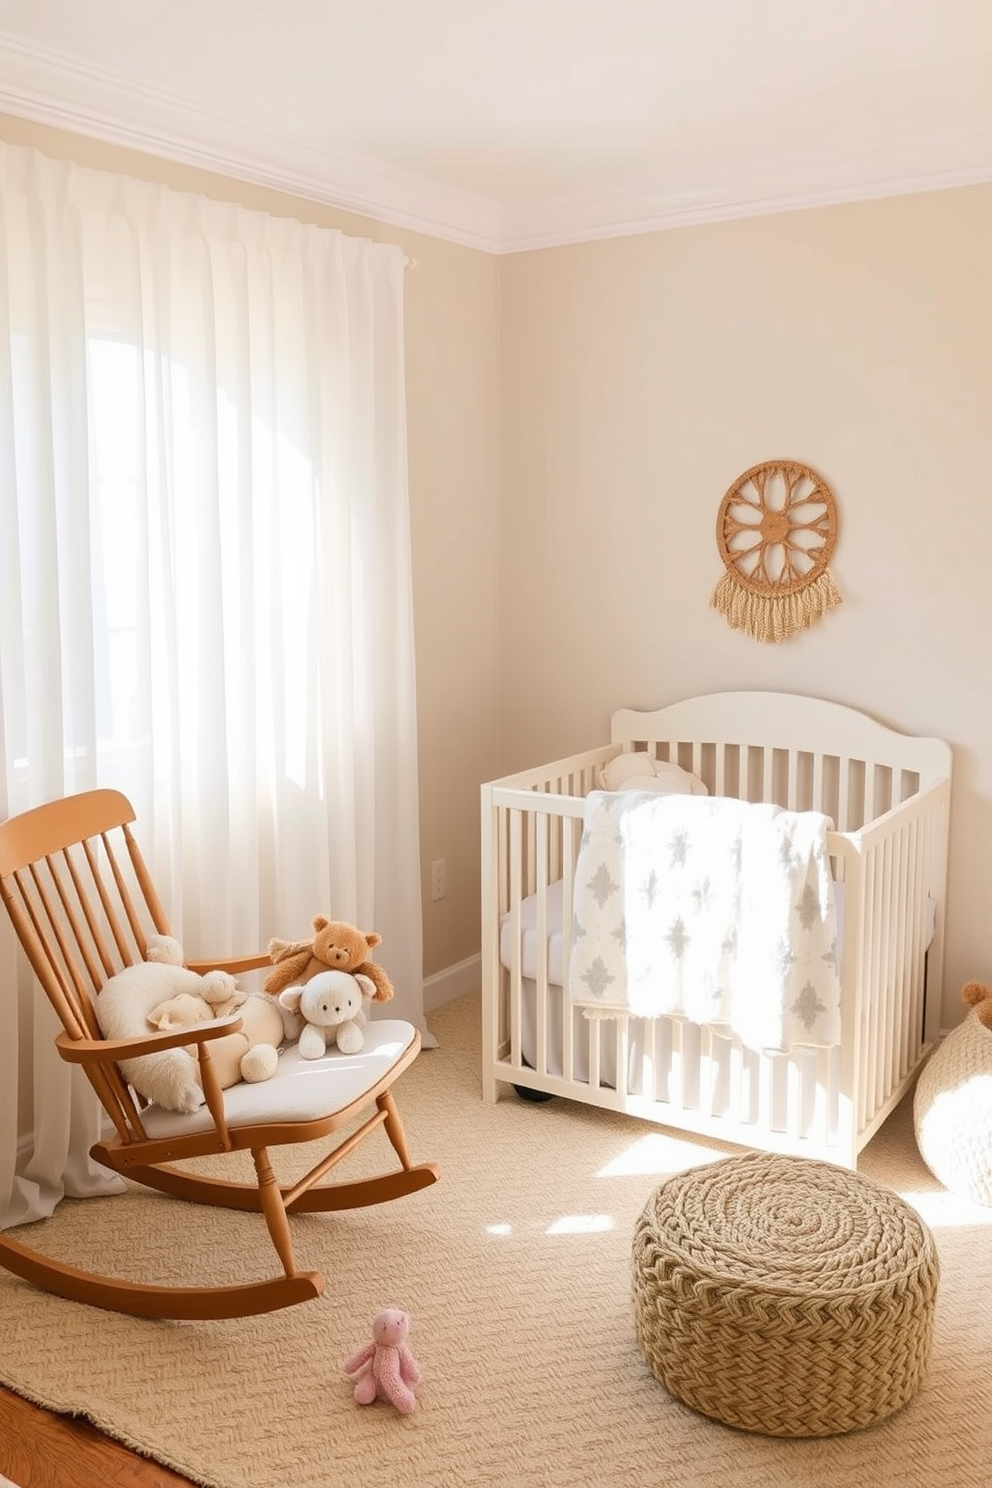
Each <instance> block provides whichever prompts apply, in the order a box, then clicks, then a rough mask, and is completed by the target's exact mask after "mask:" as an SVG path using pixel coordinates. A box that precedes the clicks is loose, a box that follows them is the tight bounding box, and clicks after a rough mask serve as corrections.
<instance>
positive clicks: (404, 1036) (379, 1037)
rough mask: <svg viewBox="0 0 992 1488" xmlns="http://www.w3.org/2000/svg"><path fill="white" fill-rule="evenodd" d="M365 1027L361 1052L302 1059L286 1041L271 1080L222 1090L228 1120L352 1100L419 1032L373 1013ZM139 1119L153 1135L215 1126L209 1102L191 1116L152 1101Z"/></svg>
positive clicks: (291, 1114) (299, 1112)
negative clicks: (376, 1016)
mask: <svg viewBox="0 0 992 1488" xmlns="http://www.w3.org/2000/svg"><path fill="white" fill-rule="evenodd" d="M364 1032H365V1046H364V1048H363V1049H362V1050H361V1051H360V1053H358V1054H342V1053H341V1052H340V1051H339V1050H338V1049H331V1050H329V1051H328V1053H327V1054H325V1055H324V1057H323V1058H322V1059H301V1057H300V1051H299V1049H298V1047H297V1046H296V1044H290V1045H288V1046H287V1047H286V1048H284V1049H283V1050H282V1051H281V1052H280V1054H279V1068H278V1069H277V1071H276V1073H275V1074H274V1075H273V1076H272V1079H271V1080H261V1081H259V1082H258V1083H256V1084H248V1083H246V1082H244V1081H242V1082H241V1083H239V1084H237V1085H232V1086H231V1087H230V1089H229V1090H225V1091H224V1112H225V1115H226V1117H227V1122H228V1125H229V1126H230V1127H239V1126H253V1125H255V1124H256V1123H259V1122H273V1121H314V1120H318V1119H319V1118H320V1117H323V1116H333V1115H334V1113H335V1112H337V1111H340V1110H343V1109H344V1107H346V1106H349V1105H351V1103H352V1101H355V1100H357V1099H358V1098H359V1097H360V1096H361V1095H363V1094H364V1092H365V1091H366V1090H368V1089H369V1087H370V1086H372V1085H374V1084H375V1083H376V1081H377V1080H380V1079H381V1078H382V1076H383V1075H385V1074H388V1072H389V1070H390V1069H391V1067H392V1066H393V1065H394V1064H395V1063H396V1061H397V1059H399V1058H400V1056H401V1055H402V1054H404V1053H405V1052H406V1050H407V1049H408V1048H409V1047H410V1045H411V1043H412V1042H413V1040H414V1038H415V1037H416V1029H415V1028H414V1026H413V1024H412V1023H406V1022H403V1021H402V1020H401V1019H399V1018H381V1019H379V1018H376V1019H373V1020H372V1021H371V1022H370V1023H368V1024H367V1025H366V1027H365V1030H364ZM141 1121H142V1125H143V1126H144V1128H145V1131H146V1132H147V1134H148V1136H149V1137H174V1136H189V1135H190V1134H191V1133H192V1132H200V1131H210V1130H211V1128H212V1127H213V1119H212V1117H211V1115H210V1112H209V1110H208V1109H207V1107H206V1105H203V1106H201V1107H200V1109H199V1110H198V1111H194V1112H193V1114H192V1115H191V1116H184V1115H183V1114H182V1113H181V1112H177V1111H166V1110H163V1108H162V1107H161V1106H155V1105H151V1106H148V1107H147V1108H146V1109H145V1110H144V1111H143V1112H142V1113H141Z"/></svg>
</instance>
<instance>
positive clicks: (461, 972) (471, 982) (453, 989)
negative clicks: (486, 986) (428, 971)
mask: <svg viewBox="0 0 992 1488" xmlns="http://www.w3.org/2000/svg"><path fill="white" fill-rule="evenodd" d="M481 985H482V957H481V955H479V956H469V957H468V959H467V960H465V961H458V962H456V964H455V965H454V966H446V967H445V969H444V971H436V972H435V973H434V975H433V976H429V977H425V978H424V1012H425V1013H430V1012H433V1011H434V1009H435V1008H439V1007H443V1005H444V1004H445V1003H446V1002H452V1001H453V1000H454V998H456V997H461V996H463V994H464V993H466V992H478V990H479V988H480V987H481Z"/></svg>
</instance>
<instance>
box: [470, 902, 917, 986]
mask: <svg viewBox="0 0 992 1488" xmlns="http://www.w3.org/2000/svg"><path fill="white" fill-rule="evenodd" d="M834 902H835V904H836V906H837V951H838V955H840V954H841V949H842V947H843V944H844V884H843V883H836V882H835V883H834ZM561 903H562V882H561V879H558V880H557V882H556V883H553V884H549V885H548V895H547V928H548V981H549V982H550V983H551V984H552V985H554V986H556V987H561V986H564V976H563V975H562V941H563V937H562V914H561ZM936 921H937V904H936V901H935V900H934V899H933V898H932V897H928V899H927V924H926V943H927V946H928V947H929V945H930V942H931V940H932V939H933V935H934V929H935V927H936ZM520 951H521V966H520V972H521V975H522V976H524V977H528V978H530V979H532V980H535V981H536V979H537V895H536V894H530V895H528V897H527V898H526V899H522V900H521V902H520ZM512 955H513V925H512V923H511V920H510V914H509V912H507V913H506V914H504V915H503V916H502V917H501V918H500V936H499V958H500V960H501V961H502V963H503V965H504V966H506V967H507V968H509V967H510V965H511V958H512Z"/></svg>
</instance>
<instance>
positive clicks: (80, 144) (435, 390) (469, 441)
mask: <svg viewBox="0 0 992 1488" xmlns="http://www.w3.org/2000/svg"><path fill="white" fill-rule="evenodd" d="M0 139H3V140H5V141H7V142H8V143H11V144H21V145H31V146H34V147H36V148H38V149H39V150H42V151H43V152H44V153H45V154H47V155H50V156H56V157H59V158H68V159H73V160H78V161H79V162H80V163H81V164H84V165H89V166H93V167H95V168H96V169H99V170H113V171H121V172H125V173H128V174H131V175H135V176H140V177H141V178H142V179H145V180H155V181H162V182H164V183H165V184H166V185H169V186H172V187H174V188H176V189H177V190H181V191H199V192H203V193H204V194H205V195H207V196H211V197H216V198H219V199H221V200H225V201H237V202H241V203H243V204H244V205H245V206H248V207H252V208H255V209H257V210H259V211H266V212H271V213H273V214H276V215H290V216H293V217H296V218H298V219H300V220H301V221H304V222H315V223H319V224H321V225H323V226H327V227H336V228H340V229H341V230H342V231H344V232H347V233H351V234H353V235H355V236H362V237H369V238H373V239H375V240H377V241H388V242H393V243H399V244H400V245H401V246H402V247H403V248H404V249H405V250H406V251H407V253H408V254H409V255H410V256H411V258H414V259H416V267H415V268H414V269H413V270H412V271H411V272H410V274H409V275H408V277H407V282H406V352H407V414H408V428H409V472H410V507H411V528H412V545H413V587H414V626H415V631H416V656H417V695H418V729H419V757H420V813H421V862H422V873H421V879H422V891H423V899H424V974H425V977H431V976H433V975H435V974H437V973H440V972H443V971H444V970H445V969H446V968H448V967H451V966H455V965H457V964H458V963H460V962H462V961H464V960H467V959H468V958H470V957H472V956H475V955H476V954H477V953H478V949H479V898H480V884H479V829H478V819H479V805H478V796H479V782H480V781H482V780H487V779H490V778H492V777H493V776H494V775H495V774H496V773H497V755H496V749H497V727H496V704H497V678H496V663H497V646H496V623H497V608H498V607H497V551H498V512H499V487H498V469H499V466H498V425H497V419H498V396H497V346H498V338H497V308H498V302H497V263H496V260H495V259H494V258H493V257H492V256H490V255H488V254H485V253H481V252H477V251H475V250H472V249H468V248H461V247H458V246H455V245H453V244H450V243H444V242H441V241H439V240H437V239H434V238H429V237H425V236H423V235H421V234H417V233H412V232H405V231H403V230H401V229H398V228H392V227H389V226H387V225H384V224H382V223H378V222H373V221H370V220H369V219H367V218H363V217H356V216H354V215H352V214H349V213H346V212H339V211H335V210H333V209H332V208H330V207H325V206H322V205H320V204H318V203H314V202H310V201H305V200H301V199H299V198H296V197H291V196H287V195H283V194H280V193H277V192H273V191H268V190H265V189H263V188H261V187H255V186H251V185H248V184H246V183H244V182H240V181H234V180H231V179H228V178H226V177H223V176H217V175H211V174H208V173H206V172H203V171H198V170H193V169H191V168H189V167H186V166H183V165H179V164H176V163H173V162H169V161H165V160H160V159H157V158H155V157H152V156H147V155H142V154H139V153H136V152H134V151H130V150H123V149H119V148H116V147H112V146H108V145H103V144H100V143H98V142H96V141H94V140H90V139H84V138H81V137H77V136H74V135H71V134H66V133H63V132H61V131H57V130H52V129H47V128H42V127H40V126H37V125H33V124H30V123H27V122H25V121H23V120H20V119H14V118H10V117H6V116H3V115H0ZM440 857H443V858H445V859H446V860H447V868H448V872H447V878H448V892H447V897H446V898H445V899H443V900H440V901H439V902H438V903H436V904H432V903H431V901H430V893H429V885H428V881H427V878H428V868H429V864H430V862H431V861H432V859H434V858H440ZM325 908H327V906H323V905H319V904H315V905H314V912H315V913H316V912H317V911H318V910H321V909H325ZM304 928H305V927H304Z"/></svg>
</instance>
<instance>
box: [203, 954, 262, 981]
mask: <svg viewBox="0 0 992 1488" xmlns="http://www.w3.org/2000/svg"><path fill="white" fill-rule="evenodd" d="M271 965H272V957H271V956H266V955H263V954H262V953H261V952H259V953H258V954H257V955H254V956H233V957H228V959H227V960H226V961H203V960H199V961H187V962H186V969H187V971H195V972H197V973H198V974H199V975H200V976H203V975H204V973H205V972H208V971H229V972H230V973H231V975H232V976H237V974H238V972H239V971H258V970H260V969H261V967H263V966H271Z"/></svg>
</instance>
